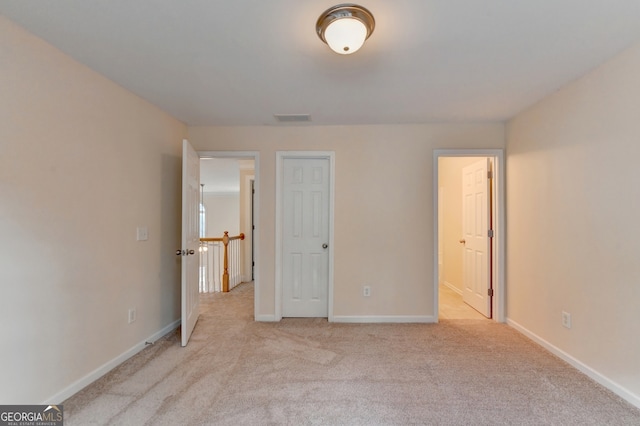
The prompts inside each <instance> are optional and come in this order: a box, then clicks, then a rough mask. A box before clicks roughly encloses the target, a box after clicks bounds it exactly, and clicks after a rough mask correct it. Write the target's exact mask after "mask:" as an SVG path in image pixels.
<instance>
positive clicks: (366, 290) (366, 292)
mask: <svg viewBox="0 0 640 426" xmlns="http://www.w3.org/2000/svg"><path fill="white" fill-rule="evenodd" d="M362 295H363V296H364V297H369V296H371V286H368V285H365V286H364V287H362Z"/></svg>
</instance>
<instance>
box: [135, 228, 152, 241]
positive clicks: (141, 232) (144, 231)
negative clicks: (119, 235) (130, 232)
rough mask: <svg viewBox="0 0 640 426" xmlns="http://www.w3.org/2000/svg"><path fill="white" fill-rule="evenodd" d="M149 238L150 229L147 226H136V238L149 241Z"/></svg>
mask: <svg viewBox="0 0 640 426" xmlns="http://www.w3.org/2000/svg"><path fill="white" fill-rule="evenodd" d="M148 239H149V229H148V228H147V227H146V226H138V228H136V240H138V241H147V240H148Z"/></svg>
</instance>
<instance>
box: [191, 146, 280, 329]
mask: <svg viewBox="0 0 640 426" xmlns="http://www.w3.org/2000/svg"><path fill="white" fill-rule="evenodd" d="M198 155H199V156H200V158H242V159H247V160H250V159H253V161H254V176H255V178H254V183H253V185H254V189H255V191H256V193H255V198H254V200H255V204H254V206H253V224H254V226H255V227H256V229H255V232H254V233H253V234H254V241H253V244H254V246H255V248H256V251H255V253H254V254H253V261H254V263H255V266H254V280H253V288H254V294H253V315H254V319H255V320H256V321H264V320H265V319H264V318H261V317H260V315H259V312H260V311H259V301H260V292H261V290H262V286H261V283H260V281H259V277H260V209H259V208H257V207H258V206H259V205H260V153H259V152H258V151H198ZM267 317H268V318H269V319H270V318H271V315H268V316H267Z"/></svg>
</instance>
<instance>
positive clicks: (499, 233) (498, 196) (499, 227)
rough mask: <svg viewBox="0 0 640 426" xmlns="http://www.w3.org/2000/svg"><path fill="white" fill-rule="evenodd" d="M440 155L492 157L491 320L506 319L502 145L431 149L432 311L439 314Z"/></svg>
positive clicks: (503, 165)
mask: <svg viewBox="0 0 640 426" xmlns="http://www.w3.org/2000/svg"><path fill="white" fill-rule="evenodd" d="M440 157H492V158H493V159H494V162H493V164H494V167H493V178H494V189H495V191H494V197H493V211H494V212H495V216H494V222H495V227H494V230H493V231H494V240H493V241H494V247H495V252H494V256H493V291H494V297H493V305H492V311H493V320H494V321H496V322H505V320H506V317H505V312H506V309H505V303H506V302H505V300H506V298H505V281H504V277H505V275H504V268H505V264H504V259H505V254H504V252H505V196H504V182H505V177H504V170H505V164H504V149H434V150H433V174H434V177H433V204H434V207H433V215H434V220H433V233H434V238H433V243H434V255H433V256H434V270H433V274H434V275H433V283H434V285H433V295H434V296H433V297H434V299H433V304H434V308H433V312H434V316H435V318H438V293H439V292H438V281H439V277H438V269H439V267H438V186H439V182H438V159H439V158H440Z"/></svg>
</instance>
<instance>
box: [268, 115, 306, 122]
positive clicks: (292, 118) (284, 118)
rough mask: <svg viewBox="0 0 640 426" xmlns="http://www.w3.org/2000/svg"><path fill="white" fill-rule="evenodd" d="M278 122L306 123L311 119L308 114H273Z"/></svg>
mask: <svg viewBox="0 0 640 426" xmlns="http://www.w3.org/2000/svg"><path fill="white" fill-rule="evenodd" d="M273 116H274V117H275V118H276V120H278V122H279V123H308V122H310V121H311V116H310V115H309V114H274V115H273Z"/></svg>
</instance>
